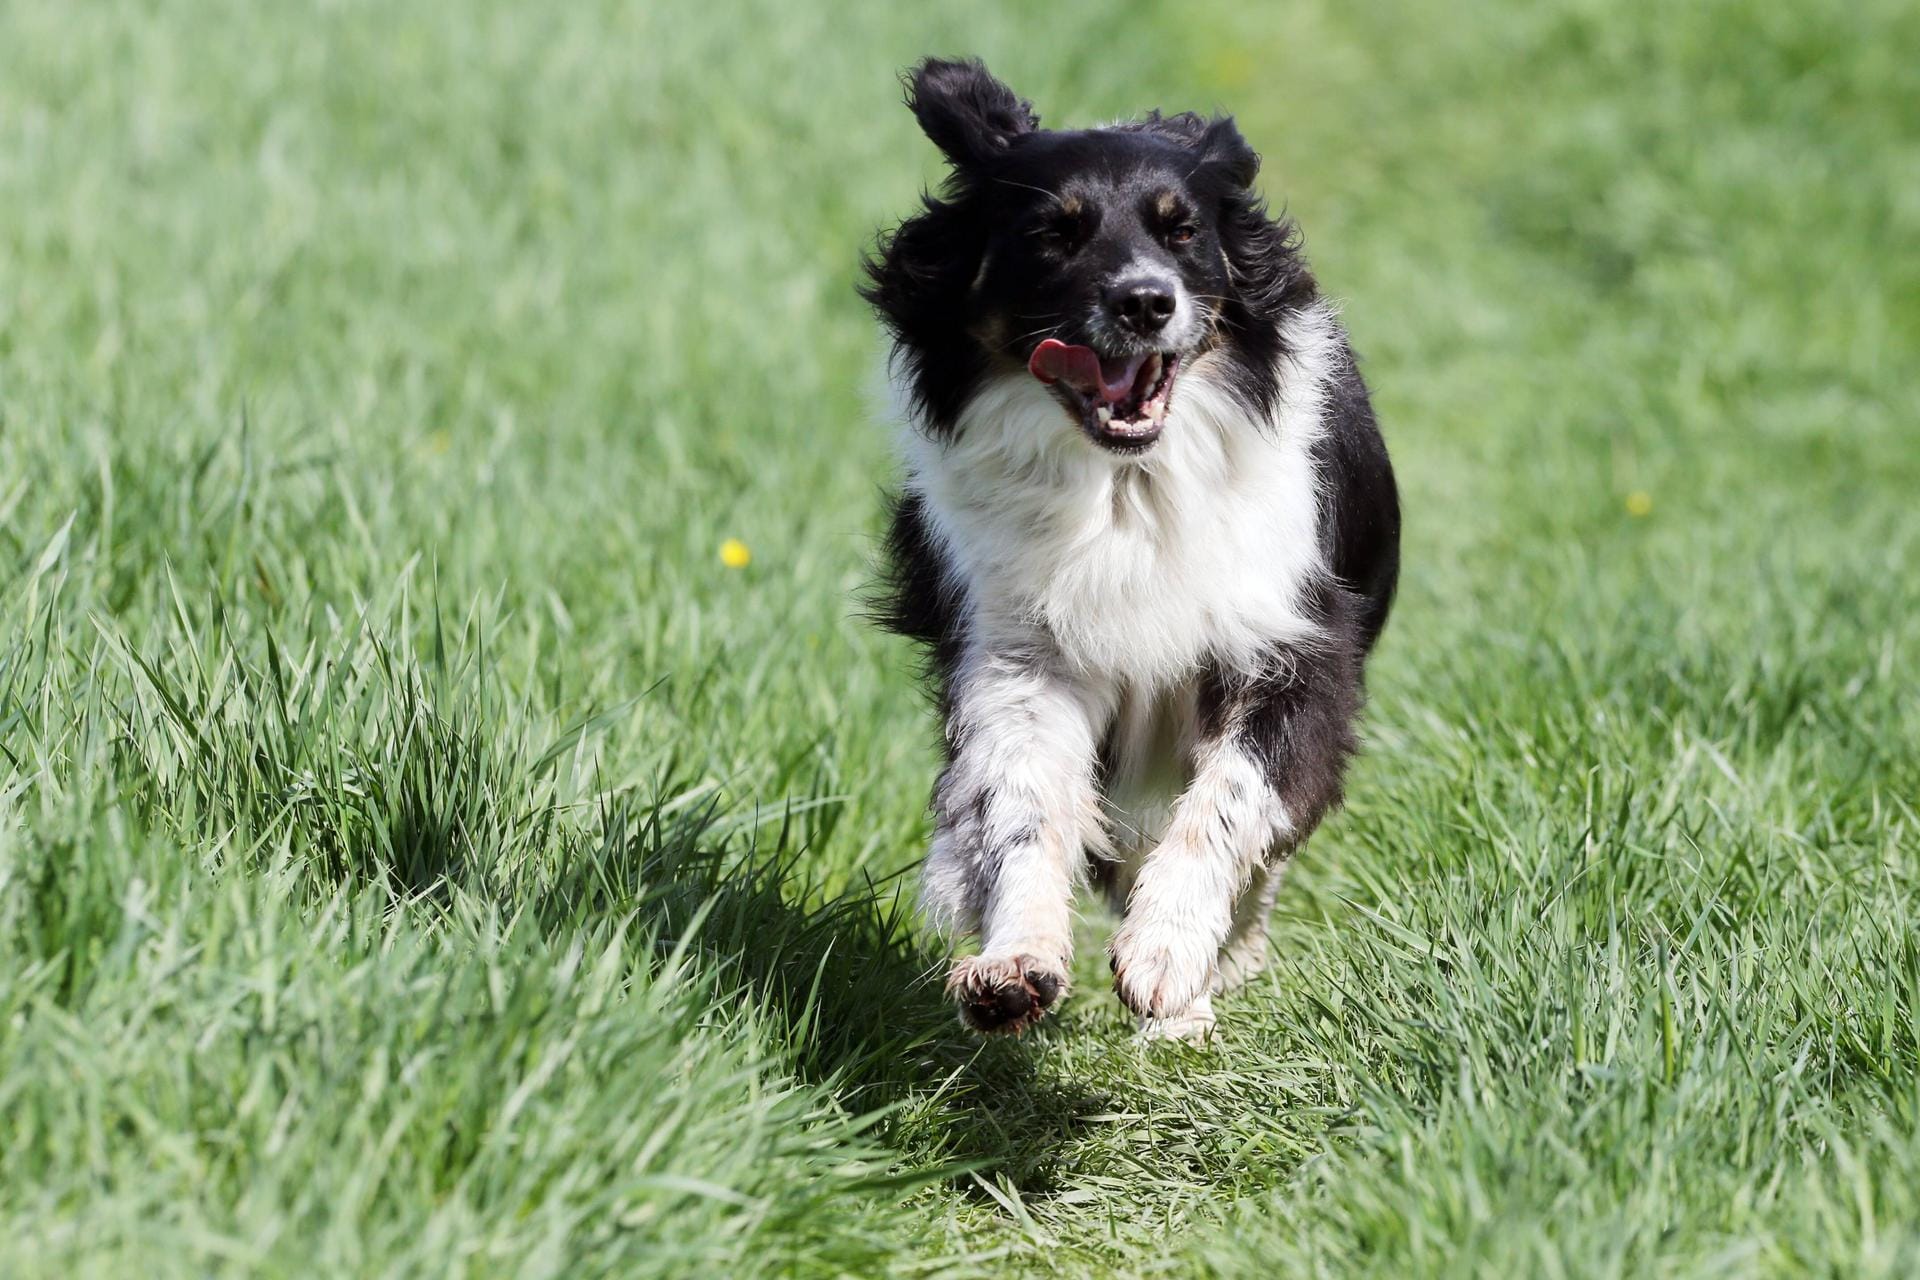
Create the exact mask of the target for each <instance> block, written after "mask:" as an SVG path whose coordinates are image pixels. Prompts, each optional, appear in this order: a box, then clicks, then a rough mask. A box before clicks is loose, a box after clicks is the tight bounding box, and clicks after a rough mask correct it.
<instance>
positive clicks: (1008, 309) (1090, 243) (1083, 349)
mask: <svg viewBox="0 0 1920 1280" xmlns="http://www.w3.org/2000/svg"><path fill="white" fill-rule="evenodd" d="M907 105H908V106H909V107H910V108H911V109H912V111H913V114H914V116H915V117H916V118H917V119H918V120H919V122H920V126H921V128H922V129H923V130H925V132H926V134H927V136H928V137H929V138H930V139H932V140H933V142H934V144H935V145H936V146H938V147H939V148H940V150H941V151H942V152H943V153H944V154H945V156H946V158H947V160H948V162H949V164H950V165H951V167H952V174H951V178H950V180H949V182H948V184H947V186H946V188H945V189H944V190H943V191H942V193H941V194H940V196H939V197H937V198H935V197H929V198H928V199H927V200H926V207H925V209H924V211H923V212H922V213H921V214H919V215H918V216H917V217H914V218H911V219H909V220H908V221H907V222H905V223H904V224H902V225H901V227H900V228H899V230H898V231H896V232H895V233H894V234H893V235H892V236H891V237H889V238H888V239H887V240H886V241H885V242H884V243H883V246H882V252H881V254H880V256H879V257H878V258H877V259H876V260H874V261H871V262H869V264H868V274H869V278H870V283H869V286H868V288H867V290H866V293H867V296H868V298H869V299H870V300H871V301H872V302H873V303H874V304H875V306H876V307H877V308H878V309H879V311H880V313H881V315H882V317H883V318H884V319H885V320H886V321H887V323H888V325H889V327H890V328H891V329H892V331H893V334H894V337H895V339H896V343H897V347H898V351H899V354H900V355H901V356H902V357H903V358H904V361H905V365H906V371H907V373H908V375H909V379H910V385H911V390H912V392H913V395H914V398H915V400H916V401H917V406H918V408H919V410H920V413H921V416H922V418H923V420H924V421H925V422H926V424H927V425H928V426H930V427H931V428H932V429H934V430H936V431H940V430H947V429H951V427H952V425H953V423H954V422H955V420H956V418H957V417H958V413H959V410H960V408H961V407H962V406H963V405H964V404H965V402H966V399H967V398H968V396H970V395H971V394H972V393H973V391H974V390H975V389H977V387H978V386H979V384H980V382H981V380H982V379H983V378H986V377H990V376H995V375H1007V374H1010V373H1014V374H1017V373H1018V372H1019V371H1022V370H1024V371H1025V375H1026V376H1028V377H1031V378H1033V379H1035V380H1036V381H1037V382H1038V383H1040V384H1043V385H1044V386H1046V387H1047V388H1049V389H1050V392H1051V394H1052V395H1053V396H1054V397H1055V398H1056V399H1057V400H1058V402H1059V404H1060V406H1061V409H1062V410H1063V420H1064V421H1068V422H1072V423H1076V424H1077V425H1078V427H1079V429H1080V430H1081V431H1082V432H1084V434H1085V436H1086V437H1087V438H1088V439H1089V440H1091V441H1092V442H1093V443H1094V444H1095V445H1097V446H1099V447H1101V448H1104V449H1107V450H1110V451H1113V452H1115V453H1119V454H1135V453H1140V452H1144V451H1145V450H1147V449H1148V448H1150V447H1151V446H1152V445H1153V443H1154V441H1155V440H1157V439H1158V438H1159V436H1160V433H1161V431H1162V430H1163V429H1164V428H1165V427H1166V426H1167V424H1168V422H1169V419H1170V417H1177V414H1175V411H1174V405H1175V404H1176V397H1177V395H1178V391H1179V380H1180V377H1181V375H1182V372H1183V370H1186V369H1188V368H1190V367H1191V366H1192V365H1193V364H1194V363H1195V361H1197V360H1199V359H1200V358H1201V357H1203V356H1205V355H1207V354H1208V353H1209V352H1214V351H1218V352H1220V353H1221V357H1222V358H1221V359H1219V360H1216V361H1215V362H1214V364H1215V366H1216V367H1222V368H1226V369H1228V370H1229V372H1228V373H1227V374H1226V376H1227V377H1228V379H1229V380H1230V382H1231V383H1232V384H1233V385H1232V389H1233V390H1234V391H1235V392H1236V393H1237V394H1240V395H1241V396H1242V397H1243V398H1244V399H1246V400H1248V401H1249V405H1248V407H1249V409H1250V410H1252V411H1254V412H1259V411H1260V410H1262V409H1264V408H1265V407H1266V404H1265V403H1264V402H1265V401H1267V400H1270V398H1271V396H1272V395H1273V394H1274V379H1275V377H1276V374H1275V370H1274V366H1275V363H1276V361H1277V358H1278V356H1279V354H1280V351H1279V346H1278V343H1279V337H1278V324H1277V321H1278V319H1279V313H1280V311H1281V310H1283V309H1284V308H1285V307H1286V306H1288V305H1292V304H1295V303H1297V302H1298V301H1300V300H1301V299H1302V297H1303V296H1310V294H1311V291H1312V287H1313V286H1312V281H1311V278H1310V277H1308V275H1307V273H1306V270H1305V268H1304V266H1303V265H1302V264H1301V263H1300V262H1299V259H1298V255H1297V253H1296V252H1295V247H1296V246H1295V244H1294V241H1293V238H1292V236H1291V234H1290V228H1289V227H1287V226H1286V225H1285V224H1282V223H1276V222H1274V221H1272V220H1271V219H1269V218H1268V217H1267V216H1266V213H1265V208H1264V206H1263V204H1262V203H1261V201H1260V198H1259V197H1258V195H1257V194H1256V193H1255V192H1254V190H1253V181H1254V178H1255V175H1256V174H1257V173H1258V171H1259V163H1260V162H1259V157H1258V156H1256V155H1255V154H1254V152H1253V149H1252V148H1251V147H1249V146H1248V145H1247V142H1246V140H1245V139H1244V138H1242V137H1241V135H1240V131H1239V130H1238V129H1237V128H1236V127H1235V125H1234V123H1233V121H1232V120H1231V119H1228V118H1224V117H1221V118H1215V119H1203V118H1202V117H1200V116H1197V115H1193V114H1183V115H1177V116H1162V115H1160V114H1159V113H1158V112H1154V113H1153V114H1151V115H1149V116H1147V117H1146V118H1145V119H1142V120H1138V121H1130V122H1127V123H1124V124H1119V125H1114V126H1110V127H1107V128H1099V129H1085V130H1048V129H1042V128H1040V125H1039V120H1038V118H1037V117H1036V116H1035V115H1034V113H1033V109H1032V108H1031V107H1030V106H1029V105H1028V104H1027V103H1026V102H1025V101H1023V100H1022V99H1020V98H1019V97H1017V96H1015V94H1014V93H1013V91H1012V90H1010V89H1009V88H1007V86H1006V85H1004V84H1002V83H1001V82H1000V81H998V80H996V79H994V78H993V76H992V75H990V74H989V73H988V72H987V70H986V68H985V67H984V66H982V65H981V64H980V63H979V62H977V61H967V62H948V61H941V60H929V61H927V62H924V63H922V64H921V65H920V66H919V67H918V68H917V69H916V70H915V71H914V72H913V73H912V75H911V77H910V78H909V81H908V90H907ZM1303 291H1304V294H1303Z"/></svg>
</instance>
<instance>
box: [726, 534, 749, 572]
mask: <svg viewBox="0 0 1920 1280" xmlns="http://www.w3.org/2000/svg"><path fill="white" fill-rule="evenodd" d="M720 563H721V564H723V565H725V566H727V568H729V569H744V568H746V567H747V566H748V565H749V564H752V563H753V552H751V551H749V550H748V549H747V544H746V543H744V542H742V541H740V539H738V538H728V539H727V540H726V541H725V542H723V543H721V544H720Z"/></svg>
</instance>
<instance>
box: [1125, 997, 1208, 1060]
mask: <svg viewBox="0 0 1920 1280" xmlns="http://www.w3.org/2000/svg"><path fill="white" fill-rule="evenodd" d="M1213 1024H1214V1019H1213V1000H1212V999H1211V998H1210V997H1209V996H1207V995H1205V994H1204V993H1203V994H1202V995H1201V996H1200V998H1199V999H1197V1000H1195V1001H1194V1002H1193V1003H1192V1004H1190V1005H1188V1006H1187V1009H1186V1012H1184V1013H1180V1014H1176V1015H1175V1016H1173V1017H1171V1018H1143V1019H1141V1021H1140V1038H1141V1039H1142V1040H1180V1041H1184V1042H1186V1043H1187V1044H1190V1045H1192V1046H1193V1047H1194V1048H1196V1049H1204V1048H1206V1047H1207V1045H1208V1043H1209V1042H1210V1041H1212V1039H1213Z"/></svg>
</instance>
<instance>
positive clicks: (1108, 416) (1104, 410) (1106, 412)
mask: <svg viewBox="0 0 1920 1280" xmlns="http://www.w3.org/2000/svg"><path fill="white" fill-rule="evenodd" d="M1094 412H1095V413H1096V414H1097V415H1099V418H1100V425H1102V426H1105V425H1106V424H1107V423H1109V422H1112V421H1113V410H1112V409H1109V408H1108V407H1107V406H1106V405H1101V406H1100V407H1099V408H1098V409H1096V410H1094Z"/></svg>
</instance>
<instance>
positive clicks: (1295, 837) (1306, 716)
mask: <svg viewBox="0 0 1920 1280" xmlns="http://www.w3.org/2000/svg"><path fill="white" fill-rule="evenodd" d="M1358 672H1359V664H1358V661H1357V659H1354V658H1352V657H1351V656H1350V655H1346V654H1342V653H1339V652H1329V651H1324V650H1318V651H1294V652H1288V653H1285V654H1280V655H1276V657H1275V660H1274V663H1273V666H1272V667H1271V669H1270V671H1269V672H1268V673H1267V674H1265V675H1262V676H1259V677H1244V676H1240V677H1229V676H1222V675H1217V674H1215V675H1209V676H1208V677H1207V679H1206V680H1205V681H1204V682H1203V685H1202V692H1201V698H1200V716H1199V720H1200V724H1199V730H1200V732H1199V741H1198V743H1197V746H1196V749H1195V753H1194V774H1193V779H1192V781H1191V782H1190V784H1189V785H1188V787H1187V790H1186V791H1185V792H1184V793H1183V794H1182V795H1181V797H1180V799H1179V801H1178V802H1177V803H1176V804H1175V806H1174V810H1173V815H1172V817H1171V819H1170V821H1169V822H1168V824H1167V830H1166V833H1165V835H1164V836H1163V837H1162V838H1161V841H1160V843H1159V844H1158V845H1157V846H1155V848H1154V850H1153V852H1152V853H1150V854H1148V855H1147V858H1146V860H1145V862H1144V863H1143V864H1142V866H1141V868H1140V873H1139V876H1138V877H1137V878H1136V880H1135V881H1134V886H1133V892H1132V894H1131V895H1130V896H1129V898H1128V900H1127V909H1126V916H1125V919H1124V921H1123V923H1122V924H1121V927H1120V931H1119V932H1118V933H1117V934H1116V935H1115V936H1114V940H1113V945H1112V949H1111V958H1112V961H1113V971H1114V986H1115V989H1116V990H1118V991H1119V993H1120V998H1121V999H1122V1000H1124V1001H1125V1002H1126V1004H1127V1006H1128V1007H1129V1008H1131V1009H1132V1010H1133V1011H1134V1012H1135V1013H1136V1014H1138V1015H1139V1016H1140V1017H1141V1019H1142V1030H1143V1031H1144V1032H1145V1033H1146V1034H1147V1035H1149V1036H1153V1037H1178V1038H1181V1039H1202V1038H1204V1037H1205V1036H1207V1035H1208V1034H1209V1033H1210V1032H1211V1031H1212V1029H1213V1007H1212V999H1211V995H1210V990H1211V988H1212V986H1213V985H1214V979H1215V976H1216V969H1217V966H1218V964H1219V962H1220V957H1221V948H1222V946H1223V945H1224V944H1226V943H1227V942H1228V941H1229V938H1230V937H1231V936H1232V935H1233V934H1234V933H1235V915H1236V908H1238V909H1239V910H1240V913H1241V914H1242V915H1243V916H1244V914H1245V913H1246V912H1247V911H1248V910H1263V909H1264V903H1263V902H1257V901H1245V900H1244V899H1245V898H1246V895H1248V894H1250V893H1252V894H1262V893H1263V891H1265V890H1267V888H1268V884H1265V883H1262V884H1259V885H1256V884H1255V883H1254V882H1255V881H1256V879H1257V878H1258V877H1257V876H1256V873H1257V872H1260V871H1261V870H1262V868H1263V867H1265V866H1266V865H1267V863H1268V860H1269V859H1270V858H1273V857H1275V856H1276V855H1284V854H1286V853H1289V852H1291V851H1292V850H1293V849H1294V848H1295V847H1297V846H1298V845H1299V843H1300V842H1301V841H1303V840H1305V839H1306V838H1307V836H1308V835H1309V834H1310V833H1311V832H1312V830H1313V828H1314V827H1315V826H1316V825H1317V824H1318V823H1319V821H1320V818H1321V817H1322V816H1323V815H1324V814H1325V813H1326V811H1327V810H1328V809H1329V808H1331V807H1332V806H1333V805H1334V804H1336V803H1338V801H1339V798H1340V777H1341V773H1342V771H1343V770H1344V768H1345V765H1346V761H1347V759H1348V757H1349V756H1350V755H1351V754H1352V752H1353V748H1354V740H1353V727H1352V726H1353V718H1354V715H1355V713H1356V711H1357V710H1358V707H1359V700H1360V692H1359V675H1358ZM1268 874H1269V875H1277V874H1278V870H1277V868H1276V869H1274V870H1273V871H1271V872H1269V873H1268ZM1250 924H1251V922H1250V921H1248V920H1245V919H1242V920H1241V921H1240V927H1241V929H1242V930H1245V929H1246V928H1248V927H1249V926H1250ZM1261 936H1262V937H1264V930H1262V931H1261ZM1235 962H1236V963H1237V964H1244V962H1245V958H1244V957H1236V959H1235Z"/></svg>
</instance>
